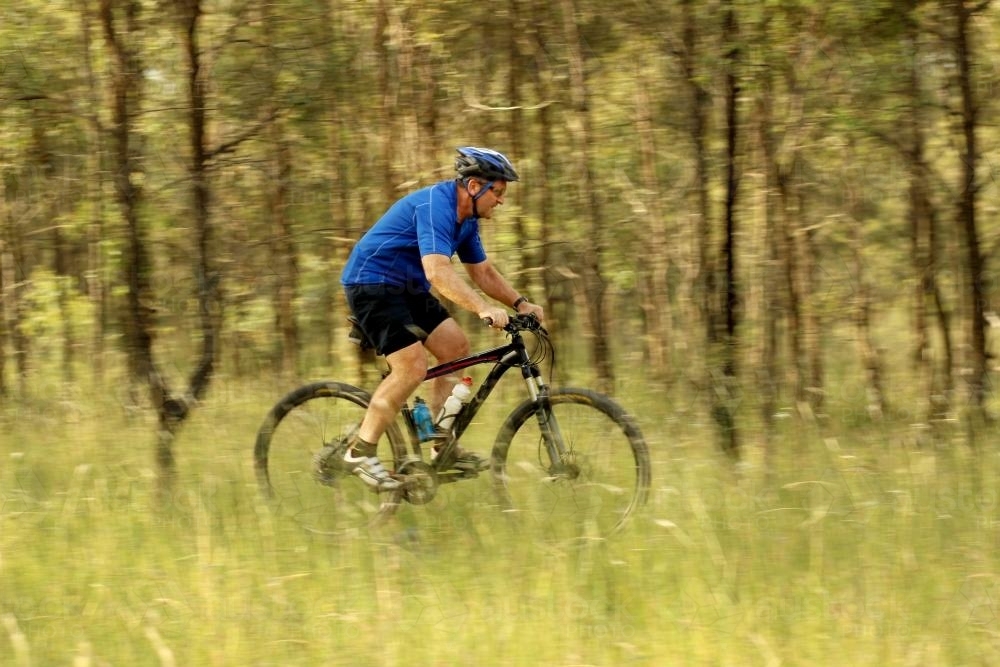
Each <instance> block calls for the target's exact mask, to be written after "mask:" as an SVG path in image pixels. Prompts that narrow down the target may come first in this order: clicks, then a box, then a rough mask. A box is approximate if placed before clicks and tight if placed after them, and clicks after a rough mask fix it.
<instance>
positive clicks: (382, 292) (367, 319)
mask: <svg viewBox="0 0 1000 667" xmlns="http://www.w3.org/2000/svg"><path fill="white" fill-rule="evenodd" d="M344 292H345V293H346V295H347V305H348V306H350V308H351V312H352V313H353V314H354V317H356V318H357V320H358V325H359V326H360V327H361V330H362V331H364V332H365V335H366V336H368V339H369V340H370V341H371V342H372V344H373V345H374V346H375V351H376V352H378V353H379V354H381V355H388V354H392V353H393V352H396V351H398V350H402V349H403V348H405V347H409V346H410V345H413V344H414V343H418V342H419V343H422V342H424V341H425V340H427V336H429V335H430V334H431V332H432V331H434V330H435V329H436V328H437V327H438V325H439V324H441V323H442V322H444V321H445V320H447V319H448V318H450V317H451V315H450V314H449V313H448V310H447V309H446V308H445V307H444V306H443V305H442V304H441V302H440V301H438V300H437V299H436V298H434V296H433V295H431V294H430V292H426V291H424V290H422V289H412V288H411V289H407V288H402V287H394V286H391V285H348V286H346V287H345V288H344Z"/></svg>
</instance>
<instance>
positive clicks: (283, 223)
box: [260, 3, 300, 378]
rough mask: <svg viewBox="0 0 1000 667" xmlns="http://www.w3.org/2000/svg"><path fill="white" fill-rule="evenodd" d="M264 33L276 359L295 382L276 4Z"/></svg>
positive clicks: (266, 13)
mask: <svg viewBox="0 0 1000 667" xmlns="http://www.w3.org/2000/svg"><path fill="white" fill-rule="evenodd" d="M260 10H261V14H262V15H261V23H262V28H263V34H262V38H263V40H264V43H263V45H262V46H263V49H262V50H263V52H264V53H266V54H267V57H268V59H269V60H268V65H267V69H266V72H267V74H266V79H267V80H266V81H265V82H263V84H264V86H265V88H266V90H267V93H266V94H267V95H268V96H269V98H270V100H269V102H268V104H269V105H270V107H271V115H272V117H274V121H273V122H271V124H270V125H269V126H268V130H267V143H268V163H269V164H268V183H267V187H268V192H267V195H266V199H267V214H268V218H269V220H270V227H271V231H270V233H269V234H268V237H269V238H270V239H271V243H270V248H269V250H270V252H271V266H272V267H273V270H274V272H275V276H274V280H275V285H274V294H273V297H272V298H273V300H274V318H275V319H274V325H275V330H276V332H277V334H278V341H279V347H278V354H277V356H276V358H275V360H276V362H277V370H278V372H279V373H280V374H281V375H282V376H283V377H285V378H294V377H295V376H296V374H297V373H298V358H299V344H300V343H299V328H298V323H297V321H296V313H295V303H296V300H297V298H298V293H299V257H298V248H297V245H296V243H295V230H294V228H293V224H292V220H291V218H290V216H289V212H288V191H289V187H290V185H291V178H292V156H291V148H290V146H289V141H288V137H287V132H286V127H285V126H286V120H285V119H284V118H283V112H284V109H283V108H282V107H283V102H282V99H281V96H282V95H281V87H280V86H281V84H280V82H279V79H278V74H279V72H280V70H281V67H282V63H281V61H280V60H278V59H277V57H276V54H277V51H278V48H279V47H278V35H277V30H278V24H277V22H278V18H277V17H276V16H275V15H274V13H273V10H274V8H273V7H272V6H271V5H268V4H266V3H265V4H263V5H261V8H260Z"/></svg>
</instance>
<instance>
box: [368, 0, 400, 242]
mask: <svg viewBox="0 0 1000 667" xmlns="http://www.w3.org/2000/svg"><path fill="white" fill-rule="evenodd" d="M391 11H392V9H391V8H390V6H389V3H388V2H387V0H378V2H377V4H376V7H375V35H374V38H375V59H376V67H377V68H378V69H377V73H376V84H375V90H376V92H377V94H378V100H379V106H378V108H376V110H375V127H376V128H378V130H377V135H378V137H379V141H380V142H381V160H380V161H379V164H377V165H375V170H376V173H377V174H379V175H380V176H381V178H382V201H381V202H380V205H379V207H378V208H379V209H380V211H381V210H384V209H385V208H388V207H389V205H390V204H391V203H392V202H393V201H395V200H396V199H397V198H398V195H399V193H398V192H397V191H396V184H397V178H396V174H395V172H396V160H395V159H394V154H395V151H396V150H397V147H396V123H395V120H394V119H395V117H396V111H397V109H396V107H397V97H396V96H397V93H398V90H399V81H398V79H397V78H396V77H395V76H394V75H393V74H394V68H393V62H392V57H393V56H392V53H391V48H390V46H389V44H390V37H389V25H390V22H391V18H390V12H391ZM373 222H375V221H374V220H371V221H370V223H373Z"/></svg>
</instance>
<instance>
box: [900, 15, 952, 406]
mask: <svg viewBox="0 0 1000 667" xmlns="http://www.w3.org/2000/svg"><path fill="white" fill-rule="evenodd" d="M917 7H918V0H913V2H912V3H911V4H910V6H909V7H908V16H907V18H906V27H905V40H906V44H907V48H908V53H907V55H908V57H909V67H908V75H907V78H906V97H907V99H908V100H909V104H908V109H907V113H906V117H905V121H904V122H905V124H906V128H907V132H906V135H905V136H906V141H907V142H908V145H905V146H904V147H903V152H904V155H905V156H906V160H907V178H908V180H909V188H908V212H907V215H908V218H909V223H910V245H911V253H910V254H911V257H912V259H913V267H914V271H915V273H916V276H917V286H916V294H915V295H914V296H915V299H914V306H913V323H914V361H915V362H916V364H918V366H919V367H920V368H923V369H924V372H925V374H926V376H927V398H928V406H929V414H928V418H929V420H930V421H931V422H932V423H936V422H938V421H940V420H941V419H944V418H945V417H946V416H947V415H948V412H949V409H950V403H951V399H952V394H953V393H954V362H953V357H954V352H953V345H952V340H951V316H950V314H949V312H948V310H947V309H946V307H945V304H944V296H943V294H942V293H941V284H940V281H939V280H938V275H937V273H938V264H939V260H938V247H937V246H938V243H937V226H938V222H937V217H938V215H937V211H936V209H935V205H934V202H933V201H932V199H931V194H930V183H929V174H930V167H929V165H928V164H927V156H926V149H925V139H924V137H925V131H926V129H925V128H926V120H925V113H924V107H925V102H924V93H923V83H922V78H923V77H922V64H921V63H922V58H921V45H920V44H921V40H920V27H919V22H918V19H917V17H916V11H917ZM928 312H931V313H933V315H934V316H935V319H936V321H937V325H938V329H939V330H940V333H941V346H942V348H943V350H942V353H943V357H944V359H943V361H942V362H941V367H940V369H938V368H937V367H936V365H935V356H936V355H934V354H933V348H932V346H931V344H930V326H929V324H928Z"/></svg>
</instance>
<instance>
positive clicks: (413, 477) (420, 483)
mask: <svg viewBox="0 0 1000 667" xmlns="http://www.w3.org/2000/svg"><path fill="white" fill-rule="evenodd" d="M396 475H398V476H399V477H402V480H403V498H404V499H405V500H406V502H408V503H410V504H411V505H426V504H427V503H429V502H430V501H432V500H434V496H435V495H436V494H437V490H438V479H437V473H436V472H434V469H433V468H431V467H430V466H429V465H427V464H426V463H424V462H423V461H421V460H420V459H407V460H406V461H403V463H402V464H401V465H400V466H399V468H397V469H396Z"/></svg>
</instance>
